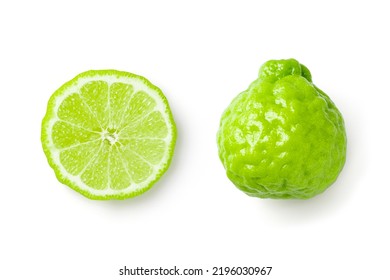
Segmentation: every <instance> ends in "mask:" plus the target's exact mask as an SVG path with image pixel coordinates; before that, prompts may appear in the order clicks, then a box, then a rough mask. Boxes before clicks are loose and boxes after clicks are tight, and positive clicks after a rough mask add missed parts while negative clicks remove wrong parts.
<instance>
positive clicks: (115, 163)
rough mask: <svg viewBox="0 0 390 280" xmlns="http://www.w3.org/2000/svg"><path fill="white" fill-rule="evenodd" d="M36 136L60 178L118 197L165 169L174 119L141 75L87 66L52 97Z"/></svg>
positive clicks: (139, 189)
mask: <svg viewBox="0 0 390 280" xmlns="http://www.w3.org/2000/svg"><path fill="white" fill-rule="evenodd" d="M41 135H42V136H41V137H42V145H43V150H44V152H45V154H46V156H47V159H48V161H49V164H50V166H51V167H52V168H53V169H54V172H55V174H56V176H57V178H58V180H59V181H60V182H62V183H64V184H66V185H68V186H69V187H71V188H72V189H74V190H76V191H77V192H79V193H81V194H83V195H84V196H86V197H88V198H92V199H125V198H128V197H132V196H136V195H139V194H141V193H143V192H145V191H146V190H148V189H150V188H151V187H152V186H153V184H154V183H155V182H156V181H157V180H158V179H159V178H160V177H161V176H162V175H163V174H164V172H165V171H166V170H167V169H168V166H169V164H170V162H171V159H172V155H173V150H174V147H175V140H176V126H175V122H174V120H173V117H172V113H171V110H170V108H169V105H168V101H167V99H166V97H165V96H164V95H163V93H162V92H161V90H160V89H159V88H157V87H156V86H154V85H153V84H152V83H150V82H149V81H148V80H147V79H145V78H144V77H141V76H138V75H135V74H132V73H127V72H122V71H116V70H91V71H87V72H84V73H81V74H80V75H78V76H76V77H75V78H74V79H73V80H71V81H69V82H67V83H65V84H64V85H63V86H61V87H60V88H59V89H58V90H57V91H56V92H55V93H54V94H53V95H52V96H51V98H50V100H49V103H48V106H47V112H46V115H45V117H44V119H43V121H42V134H41Z"/></svg>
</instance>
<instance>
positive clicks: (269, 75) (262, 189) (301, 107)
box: [217, 59, 347, 199]
mask: <svg viewBox="0 0 390 280" xmlns="http://www.w3.org/2000/svg"><path fill="white" fill-rule="evenodd" d="M217 141H218V148H219V157H220V159H221V161H222V163H223V165H224V167H225V169H226V173H227V176H228V178H229V179H230V180H231V181H232V182H233V183H234V184H235V185H236V186H237V187H238V188H239V189H240V190H242V191H243V192H245V193H246V194H248V195H250V196H255V197H260V198H282V199H288V198H297V199H307V198H311V197H313V196H315V195H317V194H320V193H322V192H323V191H324V190H326V189H327V188H328V187H329V186H330V185H331V184H332V183H333V182H334V181H335V180H336V179H337V177H338V175H339V173H340V172H341V170H342V168H343V166H344V163H345V159H346V144H347V141H346V133H345V127H344V121H343V118H342V115H341V113H340V112H339V110H338V109H337V108H336V106H335V104H334V103H333V102H332V101H331V100H330V98H329V97H328V96H327V95H326V94H325V93H324V92H323V91H321V90H320V89H319V88H318V87H316V86H315V85H314V84H313V83H312V79H311V74H310V71H309V70H308V68H306V67H305V66H304V65H302V64H300V63H299V62H298V61H297V60H295V59H287V60H270V61H268V62H266V63H265V64H264V65H263V66H262V67H261V68H260V71H259V77H258V78H257V79H256V80H255V81H254V82H253V83H252V84H251V85H250V86H249V88H248V89H247V90H246V91H244V92H242V93H241V94H239V95H238V96H237V97H236V98H235V99H234V100H233V101H232V102H231V104H230V105H229V107H228V108H227V109H226V110H225V112H224V113H223V115H222V118H221V122H220V128H219V131H218V134H217Z"/></svg>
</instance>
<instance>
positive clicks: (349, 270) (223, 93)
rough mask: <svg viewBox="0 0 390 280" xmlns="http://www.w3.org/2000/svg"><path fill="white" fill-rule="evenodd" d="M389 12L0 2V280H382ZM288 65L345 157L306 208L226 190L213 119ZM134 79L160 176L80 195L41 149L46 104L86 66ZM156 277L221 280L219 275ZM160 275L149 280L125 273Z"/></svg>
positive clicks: (226, 4) (376, 4)
mask: <svg viewBox="0 0 390 280" xmlns="http://www.w3.org/2000/svg"><path fill="white" fill-rule="evenodd" d="M385 4H386V1H375V0H371V1H321V2H320V1H318V2H316V1H297V0H296V1H234V2H233V1H168V0H165V1H39V0H37V1H1V4H0V31H1V33H0V36H1V37H0V40H1V43H0V79H1V80H0V81H1V87H0V93H1V103H0V106H1V108H0V122H1V126H0V128H1V136H0V143H1V144H0V167H1V169H0V170H1V177H0V186H1V191H0V197H1V202H0V215H1V220H0V223H1V230H0V235H1V238H0V257H1V261H0V278H1V279H94V280H99V279H130V278H131V277H123V276H119V275H118V272H119V269H120V268H122V267H123V266H124V265H126V266H128V267H137V266H142V267H145V268H150V267H160V266H162V267H167V268H169V267H173V266H174V265H177V266H178V267H180V268H203V269H205V270H206V269H209V270H210V272H211V270H212V267H213V266H273V271H272V273H271V275H270V276H268V277H258V278H256V277H248V276H247V277H244V276H241V277H238V276H235V277H231V278H230V277H228V278H229V279H261V278H264V279H300V280H304V279H316V280H321V279H390V271H389V270H388V268H387V267H388V262H389V260H390V257H389V251H390V241H389V237H390V230H389V221H390V220H389V213H390V203H389V199H390V184H389V167H390V166H389V162H388V159H389V157H390V153H389V144H388V141H389V137H388V136H389V133H388V131H389V124H388V123H389V120H390V110H389V108H388V106H389V102H390V98H389V95H390V90H389V88H390V86H389V73H390V54H389V53H390V44H389V26H390V19H389V8H388V6H386V5H385ZM290 57H294V58H296V59H298V60H299V61H300V62H301V63H303V64H305V65H306V66H307V67H308V68H309V69H310V70H311V72H312V75H313V81H314V83H315V84H316V85H317V86H319V87H320V88H321V89H323V90H324V91H325V92H326V93H328V95H330V96H331V98H332V99H333V101H334V102H335V103H336V105H337V106H338V108H339V109H340V111H341V112H342V113H343V116H344V118H345V122H346V128H347V134H348V155H347V156H348V158H347V162H346V165H345V167H344V170H343V172H342V173H341V175H340V177H339V179H338V181H337V182H336V183H335V184H334V185H333V186H332V187H331V188H330V189H328V190H327V191H326V192H325V193H324V194H322V195H319V196H317V197H315V198H313V199H310V200H307V201H297V200H289V201H283V200H282V201H281V200H261V199H256V198H251V197H248V196H246V195H245V194H244V193H242V192H240V191H239V190H237V189H236V188H235V187H234V186H233V184H232V183H231V182H230V181H229V180H228V179H227V177H226V176H225V172H224V169H223V167H222V164H221V163H220V161H219V159H218V156H217V145H216V131H217V129H218V125H219V118H220V116H221V114H222V112H223V110H224V109H225V108H226V106H227V105H228V104H229V102H230V101H231V100H232V99H233V97H234V96H236V95H237V94H238V93H240V92H241V91H243V90H245V89H246V88H247V86H248V85H249V83H251V82H252V81H253V80H254V79H255V78H256V76H257V71H258V69H259V67H260V65H261V64H262V63H263V62H265V61H266V60H269V59H280V58H290ZM108 68H112V69H118V70H124V71H129V72H133V73H137V74H140V75H143V76H145V77H147V78H148V79H149V80H150V81H151V82H153V83H154V84H156V85H157V86H159V87H160V88H161V89H162V90H163V92H164V93H165V95H166V96H167V98H168V99H169V102H170V105H171V109H172V111H173V114H174V117H175V120H176V123H177V128H178V139H177V145H176V150H175V155H174V158H173V161H172V165H171V167H170V169H169V170H168V172H167V173H166V174H165V175H164V176H163V178H162V179H161V180H160V181H159V182H158V183H157V184H156V185H155V186H154V187H153V188H152V189H151V190H150V191H149V192H147V193H145V194H144V195H142V196H140V197H137V198H134V199H129V200H126V201H106V202H102V201H93V200H89V199H87V198H85V197H83V196H81V195H79V194H78V193H76V192H74V191H73V190H71V189H70V188H68V187H66V186H64V185H62V184H61V183H59V182H58V181H57V179H56V178H55V176H54V172H53V171H52V170H51V168H50V167H49V165H48V164H47V161H46V158H45V156H44V154H43V152H42V148H41V142H40V125H41V119H42V117H43V116H44V114H45V111H46V104H47V101H48V99H49V97H50V95H51V94H52V93H53V92H54V91H55V90H56V89H57V88H58V87H59V86H60V85H62V84H63V83H64V82H66V81H68V80H70V79H71V78H73V77H74V76H75V75H77V74H78V73H80V72H83V71H86V70H90V69H108ZM210 272H209V274H208V276H202V277H184V276H177V277H163V279H173V278H175V279H176V278H177V279H217V278H218V279H225V278H226V277H223V276H220V277H217V276H211V275H210ZM132 279H162V277H132Z"/></svg>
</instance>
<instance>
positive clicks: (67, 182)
mask: <svg viewBox="0 0 390 280" xmlns="http://www.w3.org/2000/svg"><path fill="white" fill-rule="evenodd" d="M96 74H99V75H102V74H111V75H118V76H127V77H129V78H136V79H139V80H141V81H142V82H143V83H145V84H146V85H147V86H148V87H150V88H152V89H154V90H155V91H156V92H157V93H158V95H159V97H160V98H161V99H162V101H163V102H164V103H165V105H166V107H167V114H168V118H169V121H170V122H169V123H167V126H168V127H170V129H171V131H172V140H171V142H170V145H169V146H168V155H169V156H168V160H167V162H166V163H165V165H163V167H162V168H160V169H159V172H158V173H157V174H156V177H155V179H154V180H152V181H151V182H150V183H149V184H148V185H147V186H145V187H144V188H142V189H140V190H137V191H133V192H130V193H122V192H118V194H108V195H95V194H92V193H90V192H88V191H86V190H84V189H81V188H80V187H79V186H77V185H76V184H74V182H72V181H71V180H69V178H67V177H66V176H65V175H64V174H62V173H61V171H60V167H59V166H58V165H57V164H56V163H55V162H54V160H53V158H52V154H51V152H50V149H49V147H48V146H47V145H48V138H49V135H48V133H47V128H48V124H49V122H50V120H51V119H52V118H53V117H55V114H54V110H53V109H54V107H55V101H56V99H57V98H58V97H59V96H61V95H62V94H63V92H64V90H65V89H66V88H68V87H70V86H72V85H73V84H75V83H76V82H77V81H78V80H79V79H80V78H83V77H88V76H94V75H96ZM176 139H177V129H176V124H175V121H174V119H173V115H172V111H171V109H170V106H169V103H168V100H167V98H166V96H165V95H164V94H163V92H162V91H161V89H160V88H158V87H157V86H155V85H154V84H152V83H151V82H150V81H149V80H148V79H146V78H145V77H143V76H140V75H136V74H133V73H129V72H124V71H118V70H113V69H109V70H89V71H85V72H83V73H80V74H79V75H77V76H76V77H74V78H73V79H72V80H70V81H68V82H66V83H65V84H63V85H62V86H61V87H60V88H59V89H57V90H56V91H55V92H54V93H53V95H52V96H51V97H50V99H49V101H48V105H47V111H46V114H45V116H44V118H43V120H42V126H41V143H42V148H43V151H44V153H45V155H46V158H47V160H48V163H49V165H50V167H51V168H52V169H53V170H54V173H55V175H56V177H57V179H58V181H60V182H61V183H63V184H65V185H67V186H68V187H70V188H72V189H73V190H75V191H77V192H78V193H80V194H82V195H84V196H85V197H87V198H90V199H94V200H110V199H116V200H124V199H127V198H131V197H135V196H138V195H141V194H143V193H145V192H146V191H148V190H149V189H151V188H152V186H153V185H154V184H155V183H156V182H157V181H158V180H159V179H160V178H161V177H162V175H164V173H165V172H166V171H167V170H168V168H169V166H170V164H171V162H172V158H173V154H174V149H175V144H176Z"/></svg>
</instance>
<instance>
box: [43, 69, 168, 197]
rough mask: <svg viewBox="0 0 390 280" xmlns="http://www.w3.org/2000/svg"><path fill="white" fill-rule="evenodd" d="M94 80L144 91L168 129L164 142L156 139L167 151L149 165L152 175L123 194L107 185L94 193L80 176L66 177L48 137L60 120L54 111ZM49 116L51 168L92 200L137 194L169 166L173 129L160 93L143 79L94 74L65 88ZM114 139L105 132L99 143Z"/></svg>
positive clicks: (114, 138) (115, 138)
mask: <svg viewBox="0 0 390 280" xmlns="http://www.w3.org/2000/svg"><path fill="white" fill-rule="evenodd" d="M96 80H102V81H105V82H107V84H108V86H109V87H110V86H111V84H113V83H117V82H120V83H124V84H130V85H132V87H133V94H135V93H136V92H139V91H143V92H145V93H147V94H148V95H149V96H150V97H152V98H153V99H154V100H155V101H156V106H155V108H154V110H153V111H159V112H161V115H162V116H163V118H164V121H165V123H166V125H167V129H168V134H167V136H166V137H165V138H159V139H161V140H164V141H165V143H166V147H167V148H166V150H165V153H164V155H163V157H162V159H161V161H160V163H159V164H157V165H152V164H151V163H150V166H151V167H152V170H153V171H152V174H151V175H150V176H149V177H148V178H147V179H146V180H145V181H143V182H141V183H138V184H137V183H135V182H131V184H130V185H129V187H127V188H125V189H122V190H115V189H111V188H110V187H109V185H108V186H107V187H106V188H105V189H103V190H97V189H94V188H91V187H89V186H88V185H86V184H85V183H84V182H83V181H82V180H81V175H82V172H81V173H80V174H79V175H72V174H69V173H68V172H67V171H66V170H65V168H64V167H63V165H62V164H61V162H60V152H61V150H60V149H57V148H56V147H55V145H54V143H53V139H52V137H51V135H52V129H53V126H54V124H55V123H56V122H57V121H59V120H60V119H59V118H58V116H57V111H58V109H59V106H60V105H61V103H62V102H63V101H64V99H65V98H67V97H68V96H69V95H70V94H73V93H80V88H81V87H82V86H83V85H84V84H86V83H88V82H91V81H96ZM51 113H52V114H51V116H52V118H51V119H50V121H49V122H48V123H47V124H46V128H45V129H46V132H47V135H48V137H47V141H48V143H47V147H48V149H49V151H50V157H51V159H52V161H53V162H54V164H55V165H56V167H57V168H58V171H59V173H60V174H61V175H62V176H63V177H65V178H67V179H68V180H70V181H71V182H72V183H73V184H74V185H76V186H77V187H78V188H79V189H80V190H82V191H84V192H87V193H90V194H91V195H93V196H97V197H104V196H110V195H115V196H118V195H122V194H123V195H126V194H129V193H136V192H139V191H142V190H143V189H144V188H146V187H148V186H149V185H150V183H151V182H152V181H154V180H155V179H156V177H157V176H158V175H159V173H160V171H161V169H163V167H164V166H166V165H167V164H168V162H169V157H170V151H169V147H170V143H171V142H172V140H173V135H174V132H173V129H174V128H173V127H172V124H171V119H170V112H169V108H168V107H167V105H166V104H165V102H164V100H163V99H162V98H161V96H160V94H159V92H158V91H157V90H155V89H154V88H151V87H149V86H148V85H147V84H145V82H144V81H143V80H142V79H140V78H138V77H129V76H117V75H115V74H109V73H107V74H102V75H97V74H93V76H85V77H80V78H79V79H78V80H77V81H76V82H74V83H72V84H71V85H70V86H68V87H66V88H65V89H64V90H63V91H62V92H61V95H59V96H57V97H56V99H55V104H54V106H53V108H52V112H51ZM116 136H117V135H116V133H113V134H110V133H108V131H106V130H104V131H102V132H101V133H100V137H101V138H100V139H101V141H109V143H110V144H112V145H113V144H115V143H116V142H117V141H118V138H117V137H116Z"/></svg>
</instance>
